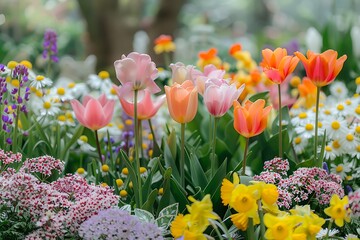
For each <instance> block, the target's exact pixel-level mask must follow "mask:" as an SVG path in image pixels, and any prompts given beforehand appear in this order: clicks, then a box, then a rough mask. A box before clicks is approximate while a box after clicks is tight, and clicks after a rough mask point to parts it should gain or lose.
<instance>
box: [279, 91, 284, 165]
mask: <svg viewBox="0 0 360 240" xmlns="http://www.w3.org/2000/svg"><path fill="white" fill-rule="evenodd" d="M278 92H279V157H280V158H282V154H283V151H282V111H281V110H282V109H281V87H280V84H278Z"/></svg>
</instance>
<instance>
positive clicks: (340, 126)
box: [322, 116, 348, 138]
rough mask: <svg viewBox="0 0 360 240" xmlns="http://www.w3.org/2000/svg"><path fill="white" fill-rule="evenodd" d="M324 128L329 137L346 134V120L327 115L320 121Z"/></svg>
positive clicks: (338, 136)
mask: <svg viewBox="0 0 360 240" xmlns="http://www.w3.org/2000/svg"><path fill="white" fill-rule="evenodd" d="M322 123H323V125H324V129H325V130H326V135H327V136H328V137H329V138H340V137H343V136H345V135H346V133H347V131H348V128H347V122H346V121H345V120H343V119H339V118H334V117H333V116H332V117H329V118H327V119H324V121H323V122H322Z"/></svg>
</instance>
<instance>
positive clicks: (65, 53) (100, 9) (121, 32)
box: [0, 0, 360, 78]
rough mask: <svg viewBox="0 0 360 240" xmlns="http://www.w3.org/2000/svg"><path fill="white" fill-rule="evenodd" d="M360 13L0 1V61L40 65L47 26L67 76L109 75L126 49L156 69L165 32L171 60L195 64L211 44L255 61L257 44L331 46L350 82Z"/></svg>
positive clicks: (260, 3)
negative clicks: (83, 71) (172, 46)
mask: <svg viewBox="0 0 360 240" xmlns="http://www.w3.org/2000/svg"><path fill="white" fill-rule="evenodd" d="M359 13H360V1H358V0H342V1H339V0H316V1H314V0H302V1H297V0H256V1H246V0H224V1H218V0H103V1H99V0H76V1H74V0H1V2H0V62H2V63H7V61H9V60H18V61H20V60H23V59H28V60H30V61H31V62H33V63H34V64H35V65H37V64H38V65H41V61H42V60H41V53H42V43H43V37H44V31H45V30H46V29H53V30H55V31H56V32H57V34H58V49H59V58H60V63H59V64H60V65H59V68H60V69H61V68H62V70H64V69H66V68H69V69H68V70H69V72H70V74H71V71H76V70H78V71H79V69H74V68H76V67H78V66H80V67H81V65H88V69H90V71H91V68H93V69H94V71H99V70H109V71H110V72H112V71H113V70H112V69H113V62H114V61H115V60H116V59H119V58H120V57H121V55H122V54H126V55H127V54H128V53H129V52H131V51H133V50H135V51H139V52H144V53H148V54H150V55H151V57H152V58H153V59H154V61H155V62H156V63H157V65H158V66H161V65H164V62H163V57H162V56H158V55H156V54H155V53H154V52H153V46H154V43H153V42H154V39H155V38H156V37H158V36H159V35H161V34H168V35H171V36H172V37H173V39H174V41H175V43H176V47H177V48H176V52H175V53H174V55H173V56H172V57H173V59H172V61H173V62H175V61H182V62H185V63H188V64H195V62H196V59H197V53H198V52H199V51H200V50H207V49H209V48H210V47H216V48H217V49H218V54H219V56H220V57H221V58H224V59H226V58H230V57H229V56H228V54H227V51H228V48H229V47H230V45H231V44H232V43H235V42H239V43H241V44H242V46H243V49H246V50H248V51H250V52H251V53H252V55H253V58H254V59H255V60H257V61H259V60H260V55H261V49H263V48H264V47H273V48H275V47H285V46H286V47H290V49H294V50H300V51H302V52H305V51H306V50H307V49H312V50H314V51H317V52H319V51H323V50H325V49H328V48H333V49H336V50H337V51H338V52H339V54H340V55H342V54H347V55H348V60H347V62H346V64H345V66H344V69H345V70H343V71H342V73H343V74H346V75H347V76H343V77H349V78H354V77H355V76H356V75H357V74H359V59H360V41H359V39H360V16H359ZM89 55H94V56H96V58H93V57H90V58H88V56H89ZM64 59H65V60H64ZM64 62H65V63H64ZM76 64H79V65H76ZM80 67H79V68H80ZM85 67H86V66H85ZM59 71H61V70H59ZM344 72H345V73H344Z"/></svg>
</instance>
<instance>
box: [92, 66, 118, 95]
mask: <svg viewBox="0 0 360 240" xmlns="http://www.w3.org/2000/svg"><path fill="white" fill-rule="evenodd" d="M87 84H88V85H89V86H90V87H91V88H93V89H98V90H101V91H102V92H103V90H104V89H109V88H111V87H112V85H113V83H112V81H111V79H110V74H109V72H107V71H101V72H99V73H98V74H97V75H95V74H91V75H90V76H89V79H88V81H87Z"/></svg>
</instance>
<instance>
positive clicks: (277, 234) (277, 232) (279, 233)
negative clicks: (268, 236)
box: [272, 223, 289, 239]
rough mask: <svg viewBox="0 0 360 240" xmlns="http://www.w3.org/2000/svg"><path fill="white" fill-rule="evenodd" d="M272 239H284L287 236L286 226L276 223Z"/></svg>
mask: <svg viewBox="0 0 360 240" xmlns="http://www.w3.org/2000/svg"><path fill="white" fill-rule="evenodd" d="M272 233H273V237H274V239H286V238H287V237H288V235H289V230H288V226H287V225H286V224H285V223H277V224H275V226H274V228H273V231H272Z"/></svg>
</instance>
